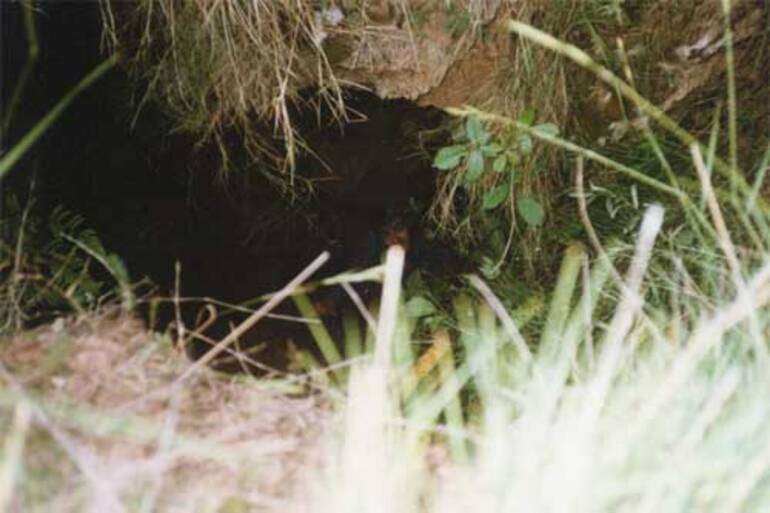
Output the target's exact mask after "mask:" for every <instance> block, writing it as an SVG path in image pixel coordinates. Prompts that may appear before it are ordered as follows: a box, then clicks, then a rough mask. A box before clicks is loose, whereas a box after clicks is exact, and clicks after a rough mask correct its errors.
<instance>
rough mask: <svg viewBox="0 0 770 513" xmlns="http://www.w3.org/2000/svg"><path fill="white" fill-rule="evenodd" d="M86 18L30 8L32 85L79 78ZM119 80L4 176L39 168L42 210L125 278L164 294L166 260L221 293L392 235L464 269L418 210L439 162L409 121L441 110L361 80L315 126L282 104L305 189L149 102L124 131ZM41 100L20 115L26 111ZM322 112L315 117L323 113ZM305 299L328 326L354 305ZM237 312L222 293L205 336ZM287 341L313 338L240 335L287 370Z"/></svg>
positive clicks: (185, 313)
mask: <svg viewBox="0 0 770 513" xmlns="http://www.w3.org/2000/svg"><path fill="white" fill-rule="evenodd" d="M97 23H98V19H97V14H96V12H95V9H94V8H93V6H90V7H88V6H84V5H83V4H79V5H78V4H70V5H67V6H61V7H50V9H49V10H48V12H47V15H46V17H45V19H44V20H43V21H42V22H41V24H42V27H41V30H40V33H41V34H42V35H43V36H44V38H45V42H44V45H43V48H44V51H43V55H42V59H41V62H40V64H39V69H40V70H41V72H43V73H45V77H44V80H39V81H38V88H37V91H36V94H35V96H36V97H37V98H38V99H40V98H47V99H50V98H56V97H57V95H58V94H60V93H59V91H62V92H63V91H64V90H66V88H67V87H68V86H69V85H71V84H73V83H75V82H76V80H77V78H76V77H77V72H80V71H82V72H83V73H85V71H86V70H87V69H89V67H90V66H92V65H93V64H94V63H95V62H98V60H99V54H98V35H99V33H98V30H95V29H94V27H95V26H98V25H97ZM78 27H81V28H85V27H88V30H81V31H78V30H77V28H78ZM18 36H19V34H16V37H17V39H19V37H18ZM73 36H76V37H73ZM22 39H23V38H22ZM20 41H21V39H20ZM20 41H16V46H17V50H16V51H17V52H18V48H21V47H22V45H21V42H23V41H21V42H20ZM17 56H18V53H17V54H14V57H17ZM6 57H7V56H6ZM7 60H8V58H6V61H7ZM11 60H13V59H11ZM62 63H66V65H63V64H62ZM41 86H42V87H41ZM308 93H309V94H310V93H311V92H308ZM131 94H132V93H131V92H130V91H129V90H128V81H127V79H126V77H125V76H123V75H122V74H121V73H120V72H115V73H113V74H111V76H109V77H108V78H106V79H104V80H103V81H101V82H99V83H98V84H97V85H96V86H95V87H93V88H92V89H91V90H89V91H88V92H87V93H86V94H84V95H83V96H82V97H81V98H80V99H79V100H78V101H77V102H76V104H75V105H73V106H72V107H71V109H70V111H69V112H68V113H67V115H66V116H65V117H64V118H63V119H62V120H61V121H60V123H59V124H58V125H57V126H56V129H55V130H54V131H53V132H52V133H51V134H50V135H49V136H48V137H46V140H45V141H44V143H43V144H42V145H41V149H40V151H39V153H38V156H37V157H36V158H35V159H34V162H32V161H31V160H30V162H27V163H26V164H27V165H25V166H24V167H23V168H22V169H18V170H16V172H15V173H14V174H15V177H14V178H13V180H11V182H10V183H9V184H8V185H7V187H11V188H15V189H18V190H19V191H22V190H23V189H24V187H26V184H27V180H28V178H29V174H30V170H31V169H32V168H33V167H34V168H36V169H37V170H38V172H37V174H36V179H37V180H38V184H37V186H36V189H35V193H34V194H35V196H36V198H37V201H39V202H40V203H41V204H42V205H43V206H44V207H45V208H48V209H49V210H50V209H53V208H54V207H55V206H57V205H62V206H64V207H65V208H66V209H68V210H71V211H74V212H77V213H79V214H81V215H83V216H84V217H85V219H86V224H87V225H89V226H91V227H93V228H94V229H95V230H96V231H97V232H98V235H99V237H100V239H101V240H102V242H103V243H104V245H105V247H106V248H107V249H108V250H109V251H111V252H114V253H116V254H117V255H119V256H120V258H121V259H122V260H123V261H124V262H125V264H126V266H127V268H128V270H129V272H130V275H131V277H132V278H133V279H137V278H141V277H143V276H147V277H149V278H150V279H151V280H152V282H153V283H154V284H156V285H157V287H158V293H159V294H160V295H162V296H166V297H169V296H172V295H174V294H175V292H177V291H176V290H175V286H174V283H175V278H176V273H175V263H176V262H177V261H178V262H179V264H180V267H181V274H180V278H181V280H180V290H179V291H178V292H179V294H180V295H181V296H182V297H185V298H214V299H216V300H219V301H223V302H226V303H232V304H239V303H242V302H244V301H247V300H249V299H253V298H255V297H257V296H260V295H262V294H265V293H268V292H272V291H275V290H277V289H279V288H281V287H282V286H283V285H284V284H285V283H286V282H288V281H289V280H290V279H291V278H292V277H293V276H294V275H295V274H296V273H297V272H299V271H300V270H301V269H302V268H303V267H304V266H305V265H307V264H308V263H309V262H310V261H311V260H313V258H315V257H316V256H317V255H318V254H319V253H320V252H322V251H324V250H328V251H330V252H331V255H332V258H331V260H330V262H329V263H328V264H327V265H326V266H325V267H324V269H323V270H322V272H321V273H320V274H319V277H323V276H329V275H333V274H337V273H340V272H343V271H346V270H350V269H363V268H367V267H371V266H374V265H377V264H378V263H379V262H380V257H381V255H382V252H383V251H384V250H385V248H386V246H387V245H388V244H390V243H402V244H405V245H408V260H407V271H410V270H413V269H417V268H419V269H422V270H423V271H425V272H428V273H436V274H442V275H444V276H446V277H447V278H449V276H451V275H452V274H454V273H457V272H458V271H459V270H460V269H461V267H462V265H463V264H462V261H461V259H460V258H458V257H457V255H456V254H455V253H454V252H453V251H452V250H451V248H450V245H448V244H446V243H442V242H440V241H438V240H435V239H432V238H431V236H430V233H429V230H428V229H427V225H426V223H425V214H426V209H427V207H428V205H429V204H430V202H431V200H432V198H433V196H434V194H435V183H436V175H435V170H434V169H433V168H432V167H431V164H430V160H429V157H428V154H427V152H425V151H419V144H417V142H418V138H419V134H420V133H424V131H425V130H436V129H437V128H438V127H439V125H440V124H441V122H442V120H443V114H442V113H441V112H440V111H437V110H434V109H426V108H420V107H418V106H417V105H415V104H414V103H412V102H409V101H404V100H389V101H383V100H381V99H379V98H377V97H376V96H374V95H372V94H369V93H366V92H361V91H355V92H354V91H348V92H346V102H347V105H348V107H349V108H350V109H351V112H354V113H355V114H353V115H352V118H353V119H352V121H351V122H349V123H346V124H343V125H340V124H339V123H337V122H333V121H324V122H323V123H322V124H321V125H320V126H319V123H318V121H317V120H318V119H319V118H318V112H316V111H315V110H314V109H312V108H309V107H303V108H297V110H296V112H294V113H293V116H294V118H295V119H296V121H297V126H298V127H299V129H300V132H301V135H302V136H303V138H304V139H305V140H306V141H307V143H308V145H309V147H310V149H311V150H312V152H313V154H310V153H308V152H304V153H302V154H300V156H299V160H298V163H297V166H296V180H297V181H299V182H301V183H302V184H303V186H304V187H306V188H310V189H312V191H313V193H312V194H305V195H302V196H299V197H297V196H292V195H286V194H281V193H280V192H279V191H278V190H277V189H276V187H275V186H274V185H271V183H270V181H269V180H268V179H267V178H266V173H267V172H268V170H267V169H260V168H259V166H260V164H258V163H254V162H253V161H250V160H249V159H248V158H242V159H241V161H239V162H238V165H237V166H235V167H239V169H236V170H235V171H233V172H232V173H230V174H229V175H228V176H227V177H223V176H222V175H221V173H220V171H219V170H220V167H221V166H220V164H221V161H220V158H221V157H220V155H219V150H218V149H217V147H216V145H215V144H213V143H212V144H208V145H205V146H203V147H199V146H197V145H196V142H195V140H194V139H193V138H192V137H189V136H185V135H178V134H177V135H169V131H168V129H167V127H168V122H167V121H166V120H164V119H163V116H162V115H161V114H160V113H158V112H155V111H153V108H152V107H148V108H146V109H145V111H144V112H143V113H142V115H141V117H140V121H139V124H138V126H137V127H136V128H135V129H134V130H131V129H130V120H131V117H132V116H133V114H134V111H133V108H132V107H130V101H129V98H130V95H131ZM37 114H39V113H32V112H31V111H30V112H25V113H24V115H25V116H27V117H29V118H30V119H34V118H35V117H36V115H37ZM321 114H322V115H321V118H320V119H322V120H331V119H332V117H331V116H324V115H323V114H324V113H323V112H322V113H321ZM20 126H22V127H23V126H24V123H21V125H20ZM20 133H22V132H19V133H17V134H15V137H18V136H19V135H20ZM238 143H239V140H238V138H237V137H235V136H233V138H232V140H231V141H228V146H230V147H232V148H236V149H237V147H238ZM242 153H243V152H241V154H242ZM235 155H236V156H237V155H239V153H238V152H237V151H236V152H235ZM28 160H29V159H28ZM25 175H26V176H25ZM20 194H21V192H20ZM356 289H357V291H358V292H359V294H361V296H362V297H363V299H364V301H366V302H368V301H371V300H373V299H374V298H375V297H376V296H377V287H376V286H373V285H358V286H356ZM312 299H313V301H314V302H315V305H316V307H317V310H318V311H319V312H320V313H322V314H323V315H325V316H326V318H325V319H324V320H325V321H326V323H327V325H328V327H330V328H331V329H332V330H335V329H336V330H338V329H339V325H340V315H341V314H342V311H343V310H345V309H352V308H354V307H353V303H352V302H351V301H350V299H349V298H348V297H347V295H346V294H345V293H344V292H343V291H342V290H341V289H340V288H339V287H335V288H329V289H323V290H320V291H318V292H316V293H314V294H313V295H312ZM285 303H286V304H284V305H281V307H280V308H278V309H277V310H276V312H275V313H277V314H282V315H297V312H296V311H295V309H294V307H293V306H292V305H291V301H287V302H285ZM143 311H144V313H145V314H146V315H147V316H148V317H150V318H152V319H153V322H154V324H155V326H154V328H156V329H164V328H165V327H166V325H167V324H168V323H169V322H170V321H172V320H173V319H174V317H175V313H174V309H173V308H172V305H171V304H169V303H164V304H163V306H162V307H160V308H159V309H157V310H155V309H154V308H150V307H149V306H147V305H145V306H144V307H143ZM210 314H211V311H210V310H209V311H208V313H206V311H205V310H204V309H203V303H202V302H200V301H190V302H185V303H183V308H182V317H183V320H184V322H185V324H186V325H187V327H188V328H190V329H193V330H194V329H196V326H199V325H200V324H201V323H203V321H202V318H205V317H208V316H210ZM246 315H247V314H246V313H243V312H240V313H239V312H230V313H228V314H225V309H223V308H222V307H221V306H218V307H217V309H216V320H215V321H214V322H213V323H212V324H211V325H210V326H209V327H208V328H207V329H205V330H204V331H203V333H202V334H203V335H204V336H207V337H209V338H210V339H211V340H214V341H217V340H220V339H221V338H223V337H224V336H225V335H226V334H227V333H229V331H230V329H231V328H232V327H233V326H236V325H238V324H239V323H240V322H241V321H242V320H243V319H244V318H245V316H246ZM204 324H205V323H204ZM289 341H293V342H295V343H297V344H298V345H300V346H304V347H305V348H306V349H310V348H311V347H312V344H311V343H310V336H309V333H308V329H307V326H305V325H304V324H302V323H298V322H291V321H286V320H281V319H266V320H264V321H262V322H260V323H259V324H258V326H257V327H256V328H255V329H254V330H253V331H252V332H250V333H249V334H247V336H246V337H245V338H244V340H243V341H242V343H243V346H245V347H253V346H258V345H259V344H265V346H266V349H265V350H264V351H263V352H261V353H260V354H259V355H258V356H256V357H255V358H256V360H258V361H260V362H262V363H264V364H265V365H267V366H269V367H277V368H284V367H285V366H286V363H287V362H286V358H287V355H286V344H287V343H288V342H289ZM208 347H209V344H208V343H207V342H205V341H200V340H198V341H195V342H193V343H192V345H191V350H190V353H191V355H192V356H193V357H196V356H199V355H200V354H202V353H203V352H205V351H206V350H207V349H208ZM236 370H237V369H236Z"/></svg>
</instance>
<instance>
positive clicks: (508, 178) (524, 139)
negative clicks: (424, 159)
mask: <svg viewBox="0 0 770 513" xmlns="http://www.w3.org/2000/svg"><path fill="white" fill-rule="evenodd" d="M534 117H535V116H534V112H533V111H527V112H525V113H524V114H523V115H522V116H521V118H520V120H519V121H520V122H521V123H523V124H525V125H526V126H531V127H532V129H533V130H534V131H536V132H537V133H543V134H547V135H556V134H558V133H559V129H558V127H557V126H556V125H554V124H551V123H543V124H539V125H534V126H532V123H533V121H534ZM532 147H533V140H532V136H531V135H530V134H528V133H524V132H519V131H517V130H512V129H508V130H505V131H503V132H501V133H499V134H492V133H491V132H490V131H489V130H488V129H487V127H486V126H485V124H484V123H483V122H482V121H481V120H480V119H479V118H478V117H476V116H469V117H467V118H466V119H465V122H464V123H463V124H461V125H460V126H459V127H458V129H457V130H455V131H454V133H453V134H452V144H451V145H448V146H445V147H443V148H441V149H440V150H439V151H438V152H437V153H436V155H435V157H434V160H433V166H434V167H436V168H437V169H440V170H442V171H459V172H462V173H463V176H462V186H463V187H465V188H470V187H472V186H474V185H476V184H479V183H482V182H484V181H485V179H486V180H487V181H488V182H489V183H490V186H489V187H485V190H484V193H483V197H482V201H481V209H482V210H484V211H491V210H495V209H497V208H498V207H500V206H501V205H503V204H504V203H505V202H506V200H508V199H509V198H510V197H511V196H512V195H513V193H514V191H515V188H516V185H517V184H519V183H520V179H521V172H520V168H519V164H520V163H521V161H522V158H523V157H526V156H527V155H529V154H531V153H532ZM516 204H517V211H518V213H519V215H520V216H521V218H522V219H523V220H524V222H525V223H526V224H527V225H528V226H530V227H536V226H539V225H541V224H542V223H543V219H544V217H545V212H544V210H543V207H542V205H541V204H540V202H539V201H537V200H536V199H535V198H534V197H533V196H531V195H529V194H522V195H520V196H519V197H518V198H517V201H516Z"/></svg>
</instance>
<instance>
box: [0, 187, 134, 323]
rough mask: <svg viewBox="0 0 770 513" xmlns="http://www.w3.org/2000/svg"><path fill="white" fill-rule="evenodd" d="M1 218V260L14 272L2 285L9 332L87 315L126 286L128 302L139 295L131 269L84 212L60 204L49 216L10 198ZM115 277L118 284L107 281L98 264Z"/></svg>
mask: <svg viewBox="0 0 770 513" xmlns="http://www.w3.org/2000/svg"><path fill="white" fill-rule="evenodd" d="M5 205H6V212H5V216H4V218H3V220H2V221H1V222H0V227H2V229H3V232H4V233H5V234H6V236H5V237H4V238H3V239H2V240H0V262H2V267H3V268H4V269H7V270H8V274H7V275H6V276H7V278H6V279H5V280H4V281H3V282H2V284H0V297H1V298H2V300H0V322H2V327H3V329H4V330H8V329H16V328H20V327H22V326H24V325H25V324H29V323H36V322H38V321H39V320H41V319H44V318H47V317H49V316H50V315H61V314H66V313H68V312H76V313H83V312H85V311H88V310H91V309H94V308H96V307H97V306H98V305H99V304H101V303H102V302H103V301H105V300H106V299H108V298H110V297H113V296H114V294H115V293H116V292H117V291H118V290H120V292H121V295H122V296H123V300H124V304H126V303H128V304H126V306H127V307H130V306H131V303H132V301H133V296H132V294H131V289H130V285H129V278H128V272H127V271H126V268H125V266H124V265H123V263H122V261H121V260H120V258H119V257H118V256H117V255H114V254H111V253H109V252H108V251H107V250H106V249H105V248H104V246H103V245H102V243H101V241H100V240H99V237H98V236H97V234H96V232H95V231H94V230H92V229H91V228H89V227H88V226H86V224H85V220H84V218H83V217H82V216H80V215H78V214H76V213H74V212H71V211H69V210H66V209H64V208H63V207H60V206H59V207H56V208H54V209H53V211H52V212H51V214H50V215H49V216H47V217H45V216H43V214H42V213H41V212H39V211H38V210H37V209H36V208H35V205H34V199H33V200H29V202H28V204H27V205H26V206H22V205H21V204H20V202H19V201H18V199H17V198H16V196H14V195H7V196H6V202H5ZM95 261H96V262H99V263H100V264H101V265H102V266H104V268H105V269H106V270H107V271H108V272H109V273H110V274H111V275H112V276H113V278H114V279H115V282H116V283H117V284H118V287H115V286H114V285H111V284H110V283H109V282H107V281H105V280H104V276H103V275H102V273H101V270H100V269H99V268H98V266H94V262H95Z"/></svg>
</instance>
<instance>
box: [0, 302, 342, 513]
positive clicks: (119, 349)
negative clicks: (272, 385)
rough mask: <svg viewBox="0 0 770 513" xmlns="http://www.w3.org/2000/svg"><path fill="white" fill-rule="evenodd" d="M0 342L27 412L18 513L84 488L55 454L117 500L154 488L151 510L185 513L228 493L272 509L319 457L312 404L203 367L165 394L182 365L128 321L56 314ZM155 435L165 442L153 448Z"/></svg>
mask: <svg viewBox="0 0 770 513" xmlns="http://www.w3.org/2000/svg"><path fill="white" fill-rule="evenodd" d="M0 343H2V346H1V347H2V348H3V349H2V353H1V354H0V362H2V365H3V367H4V369H5V370H4V371H3V373H2V377H0V382H3V386H4V387H5V390H9V391H15V392H16V393H21V394H24V395H26V396H27V397H29V398H33V399H32V400H33V402H34V404H35V407H36V408H37V411H38V414H37V415H36V419H35V421H34V422H35V427H34V429H35V432H38V433H40V434H39V435H34V436H33V437H32V438H31V440H32V441H30V442H29V444H28V445H29V448H28V453H29V458H28V463H27V465H28V472H29V474H28V475H29V476H30V477H29V481H28V482H26V483H25V486H23V487H22V494H21V499H20V503H19V508H20V509H19V511H21V510H24V509H25V501H27V500H29V501H32V500H34V501H35V504H39V503H40V501H41V499H45V498H46V497H48V498H50V500H51V501H52V502H51V505H52V506H53V505H54V504H55V505H56V507H57V511H68V510H69V511H75V510H78V507H77V506H71V507H69V508H68V507H67V506H66V505H65V504H56V497H57V496H58V494H59V493H65V492H66V493H68V494H69V493H73V491H74V490H79V489H83V490H84V491H88V490H89V487H91V486H94V485H95V483H94V482H89V479H88V478H86V479H85V480H84V479H83V477H82V474H81V472H80V471H79V470H78V469H77V468H76V467H77V464H76V465H75V467H71V466H69V467H68V466H67V458H66V457H65V458H64V460H57V459H56V458H50V457H46V456H45V455H46V454H48V455H53V454H56V453H57V452H61V451H62V450H64V451H65V453H67V452H68V451H69V452H68V454H69V455H70V457H71V458H74V459H75V460H76V461H75V463H77V461H78V459H79V458H80V459H81V460H83V461H85V460H87V461H88V465H89V467H90V470H92V471H93V472H94V473H95V474H96V475H95V476H94V477H93V479H94V480H96V481H102V480H103V483H102V484H103V485H104V486H107V487H108V488H110V490H111V491H112V492H114V493H115V494H117V495H118V496H120V497H121V498H122V499H130V498H137V497H138V498H141V497H142V496H144V495H147V493H148V491H149V490H152V489H153V486H155V484H157V486H158V487H159V488H158V490H157V492H158V494H157V497H158V500H159V501H160V502H159V505H160V507H159V508H158V509H159V510H163V509H165V507H170V506H173V505H175V504H176V505H177V506H176V507H179V506H178V505H179V504H189V509H187V511H197V510H200V507H201V505H203V504H206V503H209V504H211V503H214V504H217V503H222V504H224V503H226V502H227V501H228V497H238V500H239V501H241V502H244V504H245V505H248V506H249V507H253V508H256V509H257V510H263V509H270V510H273V511H275V510H280V508H279V507H278V506H277V505H280V504H281V501H284V500H288V498H289V497H290V496H292V495H293V494H296V493H297V488H296V487H297V479H298V475H299V471H300V469H307V468H309V467H313V466H314V465H316V464H318V462H319V461H320V457H321V455H320V452H319V451H320V448H319V446H318V440H319V438H320V436H321V435H322V434H323V433H324V431H325V429H326V426H327V421H328V419H329V418H330V413H329V412H328V410H327V409H326V408H324V407H323V406H322V404H321V401H319V400H317V399H314V398H310V397H306V398H294V399H292V398H289V397H287V396H286V395H285V394H282V393H277V392H270V391H269V390H268V389H267V388H266V387H265V385H264V383H263V384H260V383H259V382H257V381H254V380H240V379H232V378H229V377H226V376H223V375H219V374H216V373H214V372H212V371H210V370H203V371H202V372H201V374H200V375H199V376H198V377H197V378H196V379H194V380H193V381H192V382H189V383H188V384H186V385H184V386H183V387H182V388H181V389H178V390H177V391H175V392H173V393H171V392H169V387H170V385H171V384H172V383H173V382H174V380H175V379H176V378H177V377H178V376H179V375H180V373H181V371H182V370H184V369H185V368H186V367H187V365H188V362H187V359H186V358H185V357H184V355H182V354H180V353H179V352H178V351H175V350H173V349H172V348H171V346H170V345H169V344H168V342H167V341H166V342H164V341H162V340H159V339H158V338H157V337H156V336H155V335H153V334H152V333H150V332H148V331H146V330H145V329H144V327H143V325H142V323H141V322H139V321H137V320H136V319H134V318H130V317H124V316H96V317H87V318H81V319H69V320H62V319H60V320H58V321H57V322H55V323H53V324H52V325H49V326H47V327H45V328H41V329H38V330H35V331H32V332H27V333H22V334H19V335H17V336H15V337H13V338H11V339H5V340H2V341H0ZM164 391H165V392H164ZM11 397H13V396H11ZM7 408H8V403H5V405H4V406H3V407H2V410H4V411H2V412H1V413H2V416H5V413H6V412H7ZM169 429H170V431H168V430H169ZM163 433H166V435H170V436H171V438H170V439H168V441H167V442H159V440H163V439H164V438H163V437H164V436H166V435H163ZM159 443H160V444H161V446H163V444H166V445H165V448H162V447H159V446H158V444H159ZM245 470H247V471H245ZM54 475H55V476H57V477H56V479H54V478H52V477H49V478H46V477H45V476H54ZM36 476H42V477H36ZM76 495H77V494H76ZM97 495H98V494H97ZM87 496H88V495H87ZM102 499H104V497H102ZM92 500H93V501H97V500H98V498H97V497H92ZM29 505H31V503H30V504H28V506H29ZM196 505H197V506H196ZM91 507H92V508H93V507H94V504H92V505H91ZM73 508H74V509H73ZM170 509H171V510H173V507H170ZM83 510H89V509H80V511H83ZM90 510H93V509H90Z"/></svg>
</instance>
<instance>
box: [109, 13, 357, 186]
mask: <svg viewBox="0 0 770 513" xmlns="http://www.w3.org/2000/svg"><path fill="white" fill-rule="evenodd" d="M101 5H102V7H103V13H104V16H103V19H104V22H105V29H106V33H107V35H108V40H109V42H110V43H111V45H112V46H113V48H114V49H116V50H120V51H122V52H123V53H124V55H125V57H126V59H127V60H128V66H129V69H130V70H131V72H132V73H133V74H134V75H135V76H136V77H137V78H138V79H139V80H140V82H141V83H143V84H146V92H145V96H144V98H143V100H142V103H144V102H145V101H147V100H148V99H152V100H158V103H159V104H160V105H162V106H163V107H164V108H165V109H166V110H167V111H168V112H169V113H170V116H171V118H172V119H174V120H176V122H177V123H178V125H179V128H180V129H181V130H184V131H189V132H192V133H196V134H201V135H202V137H203V138H205V139H213V140H215V141H217V143H218V144H219V146H220V148H221V149H222V155H223V157H224V159H225V162H224V164H225V167H227V158H228V150H227V148H228V146H227V143H226V138H227V134H228V133H230V131H231V130H235V131H236V132H237V133H238V134H239V136H240V137H241V139H242V141H243V144H244V145H245V146H246V149H247V150H248V151H249V152H250V154H251V155H252V156H256V157H260V158H261V159H264V158H265V157H267V162H268V164H270V165H272V166H274V167H275V168H277V169H283V170H284V171H287V170H290V171H292V172H293V170H294V164H295V161H294V158H295V155H296V153H297V151H298V148H299V146H300V144H301V141H300V140H299V139H298V138H297V133H296V129H295V126H294V124H295V122H296V121H295V120H293V119H292V118H291V114H290V113H291V111H292V108H293V104H295V103H297V102H302V101H304V100H301V96H300V91H301V90H302V89H304V88H307V87H310V86H317V87H318V94H317V96H316V97H315V98H312V101H314V102H318V103H319V105H320V103H321V102H323V103H325V104H327V105H328V106H330V107H331V110H330V112H331V113H332V114H333V115H334V116H339V117H341V118H343V117H345V115H346V113H345V109H344V105H343V100H342V91H341V84H340V83H339V81H338V80H337V79H336V77H335V75H334V73H333V72H332V69H331V64H330V63H329V61H328V59H327V56H326V53H325V52H324V49H323V47H322V43H323V41H324V39H325V38H326V37H327V33H326V31H328V30H333V29H334V27H335V24H336V23H337V22H338V20H337V21H335V20H336V18H335V17H334V16H335V15H334V13H335V12H337V11H334V9H332V8H330V9H327V10H323V9H317V8H316V7H315V6H314V5H313V4H312V3H310V2H269V1H262V0H260V1H257V2H184V3H183V4H177V3H176V2H173V1H170V0H143V1H141V2H137V3H131V4H122V5H121V3H120V2H109V1H106V0H105V1H103V2H102V4H101ZM267 120H270V122H271V123H273V125H274V135H276V136H277V137H278V138H279V139H280V140H281V141H282V142H283V144H284V146H285V147H284V148H276V147H273V146H271V144H270V139H271V134H270V133H267V134H266V133H264V132H263V131H261V130H258V129H257V128H258V122H260V121H262V122H265V121H267Z"/></svg>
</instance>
